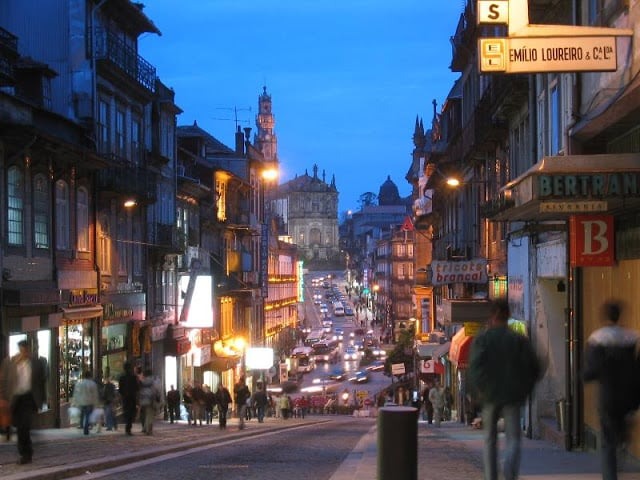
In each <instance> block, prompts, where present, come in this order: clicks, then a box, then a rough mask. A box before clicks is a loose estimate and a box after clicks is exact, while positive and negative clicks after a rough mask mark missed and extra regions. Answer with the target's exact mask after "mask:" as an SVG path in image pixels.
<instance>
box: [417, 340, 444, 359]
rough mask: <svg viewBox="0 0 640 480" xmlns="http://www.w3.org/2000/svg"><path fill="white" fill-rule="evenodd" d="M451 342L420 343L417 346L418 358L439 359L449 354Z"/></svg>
mask: <svg viewBox="0 0 640 480" xmlns="http://www.w3.org/2000/svg"><path fill="white" fill-rule="evenodd" d="M450 346H451V342H446V343H421V344H419V345H418V347H417V350H418V357H419V358H440V357H442V356H444V355H446V354H447V353H449V347H450Z"/></svg>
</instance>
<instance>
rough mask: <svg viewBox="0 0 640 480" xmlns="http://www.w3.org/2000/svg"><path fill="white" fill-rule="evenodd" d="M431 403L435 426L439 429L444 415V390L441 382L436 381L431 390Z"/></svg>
mask: <svg viewBox="0 0 640 480" xmlns="http://www.w3.org/2000/svg"><path fill="white" fill-rule="evenodd" d="M429 401H430V402H431V405H432V406H433V421H434V423H435V426H436V427H439V426H440V422H442V417H443V414H444V388H442V386H441V385H440V381H439V380H436V381H435V383H434V384H433V387H431V388H430V389H429Z"/></svg>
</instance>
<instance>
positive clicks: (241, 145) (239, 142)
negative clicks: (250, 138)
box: [236, 125, 244, 155]
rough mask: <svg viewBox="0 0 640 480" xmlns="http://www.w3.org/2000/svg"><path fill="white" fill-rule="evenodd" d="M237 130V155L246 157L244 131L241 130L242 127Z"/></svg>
mask: <svg viewBox="0 0 640 480" xmlns="http://www.w3.org/2000/svg"><path fill="white" fill-rule="evenodd" d="M237 128H238V129H237V130H236V153H237V154H239V155H244V135H243V134H242V130H241V129H240V125H238V127H237Z"/></svg>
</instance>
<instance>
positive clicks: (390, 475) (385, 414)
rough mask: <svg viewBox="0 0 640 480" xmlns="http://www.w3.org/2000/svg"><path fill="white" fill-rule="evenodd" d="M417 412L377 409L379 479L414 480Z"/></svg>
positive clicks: (396, 407)
mask: <svg viewBox="0 0 640 480" xmlns="http://www.w3.org/2000/svg"><path fill="white" fill-rule="evenodd" d="M417 478H418V409H416V408H413V407H403V406H389V407H382V408H380V409H379V410H378V480H417Z"/></svg>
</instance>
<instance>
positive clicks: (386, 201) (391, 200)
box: [378, 175, 400, 205]
mask: <svg viewBox="0 0 640 480" xmlns="http://www.w3.org/2000/svg"><path fill="white" fill-rule="evenodd" d="M398 204H400V193H399V192H398V187H397V186H396V184H395V183H393V180H391V175H388V176H387V179H386V180H385V182H384V183H383V184H382V185H381V186H380V192H379V193H378V205H398Z"/></svg>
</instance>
